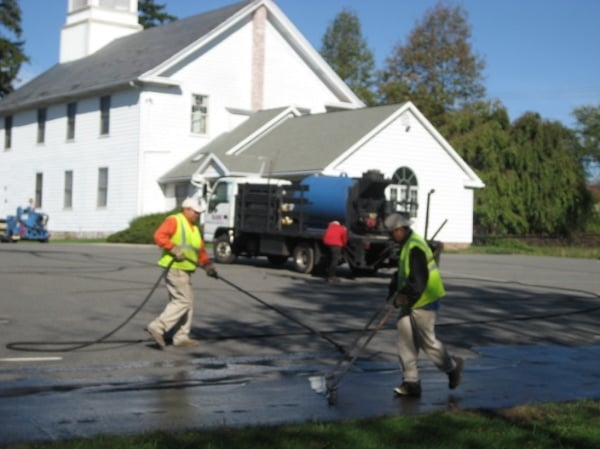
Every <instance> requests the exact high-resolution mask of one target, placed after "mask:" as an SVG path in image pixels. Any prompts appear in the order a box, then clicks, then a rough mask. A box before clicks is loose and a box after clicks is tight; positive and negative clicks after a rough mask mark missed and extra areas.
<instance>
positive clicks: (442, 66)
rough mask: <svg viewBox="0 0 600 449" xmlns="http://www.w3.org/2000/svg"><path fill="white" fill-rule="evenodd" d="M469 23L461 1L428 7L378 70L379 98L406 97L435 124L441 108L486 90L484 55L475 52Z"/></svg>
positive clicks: (395, 100)
mask: <svg viewBox="0 0 600 449" xmlns="http://www.w3.org/2000/svg"><path fill="white" fill-rule="evenodd" d="M470 38H471V27H470V25H469V23H468V22H467V13H466V12H465V11H464V9H463V8H462V7H460V6H451V5H448V4H445V3H443V2H440V3H438V4H437V5H436V6H435V7H434V8H433V9H431V10H428V11H427V13H426V14H425V17H424V19H423V20H422V22H420V23H418V24H417V27H416V28H415V29H414V30H413V31H412V32H411V33H410V35H409V37H408V42H407V44H406V45H401V44H398V45H397V46H396V47H395V49H394V50H393V53H392V55H391V56H390V57H388V58H387V59H386V65H385V67H384V69H383V71H382V72H381V73H380V74H379V92H380V95H381V99H382V102H383V103H400V102H403V101H406V100H410V101H412V102H413V103H415V104H416V105H417V107H418V108H419V109H420V110H421V112H423V113H424V114H425V116H426V117H427V118H428V119H429V120H430V121H431V122H432V123H434V125H436V126H440V125H441V124H442V123H443V119H444V114H445V113H446V112H448V111H451V110H453V109H456V108H459V107H460V106H461V105H463V104H465V103H468V102H474V101H478V100H481V99H482V98H484V96H485V87H484V86H483V84H482V81H483V75H482V70H483V69H484V67H485V63H484V61H483V60H482V59H481V58H479V56H477V55H476V54H474V53H473V50H472V48H471V43H470Z"/></svg>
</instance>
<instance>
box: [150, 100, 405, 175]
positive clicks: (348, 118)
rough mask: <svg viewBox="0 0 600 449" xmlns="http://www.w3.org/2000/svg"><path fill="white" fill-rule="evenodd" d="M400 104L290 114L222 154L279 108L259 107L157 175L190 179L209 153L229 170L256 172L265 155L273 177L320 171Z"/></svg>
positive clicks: (262, 124) (277, 111) (271, 117)
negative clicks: (237, 148)
mask: <svg viewBox="0 0 600 449" xmlns="http://www.w3.org/2000/svg"><path fill="white" fill-rule="evenodd" d="M402 106H403V105H402V104H395V105H388V106H379V107H372V108H363V109H354V110H348V111H338V112H326V113H322V114H313V115H305V116H299V117H294V118H291V119H288V120H286V121H284V122H282V123H281V124H279V125H278V126H277V127H275V128H273V129H272V130H270V131H269V132H268V133H266V134H264V135H263V136H262V137H261V138H259V139H257V140H256V141H254V142H252V143H251V144H249V145H247V146H246V147H245V148H243V151H241V152H240V151H238V154H237V155H227V154H226V153H227V152H228V151H229V150H230V149H231V148H233V147H234V146H236V145H237V144H238V143H239V142H240V141H241V140H243V139H244V138H245V137H247V136H249V135H250V134H252V133H253V132H254V131H256V130H257V129H259V128H260V127H262V126H264V124H266V123H268V121H269V120H272V119H273V118H274V117H275V116H276V115H277V114H279V113H281V111H282V109H274V110H268V111H261V112H258V113H256V114H253V115H252V116H251V117H250V118H249V119H248V120H247V121H246V122H244V123H242V124H241V125H239V126H238V127H237V128H235V129H233V130H232V131H231V132H229V133H225V134H223V135H221V136H219V137H217V138H216V139H215V140H213V141H212V142H211V143H209V144H208V145H206V146H205V147H203V148H202V149H200V150H199V151H198V152H196V153H195V154H193V155H192V156H190V157H189V158H187V159H186V160H185V161H183V162H182V163H180V164H179V165H177V166H176V167H175V168H173V169H172V170H170V171H169V172H168V173H166V174H165V175H163V176H162V177H161V182H173V181H176V180H177V181H181V180H189V179H190V178H191V176H192V174H193V173H194V172H195V171H196V170H197V169H198V167H199V166H200V165H201V164H202V162H204V160H205V159H204V157H208V156H204V157H202V155H208V154H209V153H210V154H213V155H214V156H216V157H217V158H218V159H219V161H221V162H222V163H223V164H224V165H225V166H226V167H227V169H228V170H229V171H230V172H233V173H257V172H258V170H259V169H260V167H261V165H262V164H263V161H265V160H269V161H271V174H272V175H273V176H280V177H283V176H285V177H298V176H303V175H305V174H310V173H319V172H321V171H322V170H323V169H324V168H325V167H327V165H329V164H330V163H331V162H333V161H334V160H335V159H336V158H337V157H338V156H340V155H341V154H343V153H344V152H345V151H346V150H348V149H350V148H351V147H352V146H353V145H354V144H356V143H357V142H358V141H359V140H360V139H362V138H363V137H365V136H366V135H368V134H369V133H370V132H372V131H373V130H374V129H375V128H376V127H377V126H379V125H380V124H381V123H382V122H384V121H385V120H386V119H387V118H388V117H390V116H391V115H392V114H394V113H395V112H396V111H397V110H398V109H400V108H401V107H402ZM194 159H198V160H196V161H194Z"/></svg>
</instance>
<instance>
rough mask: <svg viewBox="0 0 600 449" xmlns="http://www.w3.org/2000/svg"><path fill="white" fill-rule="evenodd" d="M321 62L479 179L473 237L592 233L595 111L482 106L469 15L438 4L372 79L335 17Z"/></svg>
mask: <svg viewBox="0 0 600 449" xmlns="http://www.w3.org/2000/svg"><path fill="white" fill-rule="evenodd" d="M138 12H139V16H140V24H142V25H143V26H144V28H150V27H153V26H157V25H161V24H163V23H168V22H171V21H173V20H177V18H176V17H175V16H173V15H170V14H169V13H167V12H166V11H165V5H164V4H158V3H155V1H154V0H140V1H139V2H138ZM320 53H321V55H322V56H323V58H324V59H325V61H327V63H329V64H330V65H331V67H332V68H333V69H334V70H335V71H336V73H337V74H338V75H339V76H340V78H342V80H344V82H346V83H347V84H348V86H349V87H350V88H351V89H352V90H353V91H354V92H355V93H356V95H357V96H358V97H359V98H360V99H361V100H363V101H364V103H365V104H366V105H368V106H377V105H385V104H394V103H402V102H404V101H412V102H413V103H414V104H415V105H416V106H417V107H418V108H419V110H420V111H421V112H422V113H423V114H424V115H425V116H426V117H427V118H428V119H429V120H430V121H431V122H432V124H433V125H434V126H435V127H436V128H437V129H438V130H439V131H440V132H441V134H442V135H444V136H445V138H446V139H447V140H448V141H449V142H450V144H451V145H452V146H453V147H454V149H455V150H456V151H457V152H458V153H459V154H460V155H461V156H462V157H463V158H464V159H465V161H466V162H467V163H468V164H469V165H470V166H471V167H472V168H473V169H474V170H475V171H476V172H477V174H478V175H479V176H480V177H481V179H482V180H483V181H484V182H485V184H486V187H485V188H484V189H482V190H480V191H478V192H477V193H476V195H475V207H474V224H475V232H476V233H485V234H492V235H503V234H536V235H554V236H569V235H570V234H572V233H574V232H577V231H583V230H586V229H590V227H593V224H594V223H596V226H597V223H598V215H597V213H595V211H594V203H593V199H592V196H591V194H590V192H589V190H588V189H587V187H586V179H587V175H589V170H590V169H591V168H593V167H599V166H600V104H599V105H583V106H581V107H579V108H577V109H575V110H574V111H573V116H574V117H575V119H576V126H575V127H574V128H573V129H570V128H567V127H565V126H564V125H563V124H562V123H560V122H557V121H549V120H545V119H543V118H542V117H541V116H540V115H539V114H538V113H535V112H527V113H525V114H523V115H522V116H521V117H519V118H517V119H516V120H514V121H513V122H512V123H511V121H510V119H509V114H508V111H507V109H506V107H504V105H503V104H502V103H501V102H500V101H499V100H497V99H489V98H487V97H486V89H485V85H484V83H483V81H484V77H483V70H484V69H485V61H484V60H483V58H482V57H480V56H479V55H478V54H477V53H476V52H475V50H474V49H473V47H472V44H471V26H470V24H469V22H468V18H467V13H466V11H465V10H464V9H463V8H462V7H461V6H459V5H457V4H453V3H450V2H447V1H444V0H441V1H440V2H439V3H438V4H436V5H435V6H434V7H433V8H431V9H429V10H427V11H426V12H425V14H424V16H423V18H422V19H421V20H420V21H419V22H417V24H416V26H415V28H414V29H413V30H411V31H410V33H409V34H408V37H407V38H406V42H405V43H402V42H399V43H398V44H397V45H396V46H395V47H394V48H393V50H392V53H391V54H390V55H389V56H388V57H387V58H386V60H385V64H384V67H383V68H381V69H379V70H377V69H376V68H375V60H374V57H373V53H372V51H371V50H370V49H369V47H368V45H367V41H366V39H365V38H364V37H363V34H362V30H361V26H360V21H359V18H358V16H357V15H356V13H354V12H353V11H351V10H349V9H342V11H341V12H340V13H339V14H337V15H336V17H335V18H334V19H333V20H332V22H331V23H330V25H329V26H328V28H327V29H326V31H325V33H324V35H323V38H322V45H321V49H320ZM0 55H1V58H0V98H2V97H4V96H5V95H6V94H8V93H9V92H11V91H12V90H13V87H12V86H13V83H14V82H15V81H16V78H17V74H18V73H19V70H20V68H21V65H22V64H24V63H26V62H28V61H29V58H28V57H27V56H26V55H25V53H24V41H23V40H22V28H21V9H20V7H19V4H18V0H0Z"/></svg>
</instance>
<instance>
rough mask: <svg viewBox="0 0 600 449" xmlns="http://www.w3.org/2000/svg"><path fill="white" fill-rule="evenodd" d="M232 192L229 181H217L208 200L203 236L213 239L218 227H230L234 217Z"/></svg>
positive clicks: (209, 239)
mask: <svg viewBox="0 0 600 449" xmlns="http://www.w3.org/2000/svg"><path fill="white" fill-rule="evenodd" d="M234 201H235V198H234V192H233V183H232V182H231V181H217V182H216V183H215V185H214V187H213V189H212V194H211V195H210V198H209V201H208V211H207V213H206V218H205V223H204V238H205V240H206V241H209V242H211V241H213V240H214V235H215V232H216V231H217V229H219V228H232V227H233V220H234V218H235V213H234V212H235V211H234Z"/></svg>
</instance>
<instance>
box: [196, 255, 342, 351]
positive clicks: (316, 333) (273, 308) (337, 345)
mask: <svg viewBox="0 0 600 449" xmlns="http://www.w3.org/2000/svg"><path fill="white" fill-rule="evenodd" d="M185 260H187V261H188V262H191V263H193V264H195V265H196V266H198V267H200V268H202V269H203V270H205V271H206V267H204V266H202V265H200V264H199V263H198V262H196V261H194V260H192V259H188V258H187V257H186V259H185ZM213 277H215V278H216V279H220V280H222V281H223V282H225V283H226V284H227V285H229V286H230V287H233V288H235V289H236V290H237V291H239V292H242V293H243V294H244V295H246V296H248V297H250V298H252V299H253V300H255V301H256V302H258V303H260V304H262V305H263V306H265V307H267V308H268V309H271V310H273V311H274V312H277V313H278V314H279V315H281V316H282V317H284V318H286V319H288V320H290V321H293V322H294V323H296V324H298V325H300V326H301V327H303V328H304V329H306V330H308V331H310V332H311V333H313V334H315V335H316V336H317V337H319V338H322V339H323V340H325V341H328V342H329V343H331V344H332V345H333V346H335V348H336V349H337V350H338V351H339V352H340V353H341V354H346V350H345V349H344V347H343V346H342V345H340V344H339V343H337V342H336V341H335V340H333V339H331V338H330V337H328V336H327V335H324V334H322V333H321V332H319V331H318V330H317V329H315V328H314V327H311V326H309V325H307V324H305V323H303V322H302V321H300V320H298V319H297V318H295V317H293V316H292V315H290V314H289V313H286V312H284V311H283V310H281V309H280V308H279V307H275V306H274V305H272V304H269V303H268V302H266V301H263V300H262V299H260V298H259V297H258V296H256V295H253V294H252V293H250V292H249V291H248V290H245V289H243V288H242V287H240V286H238V285H236V284H234V283H233V282H231V281H230V280H228V279H225V278H224V277H222V276H221V275H215V276H213Z"/></svg>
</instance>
